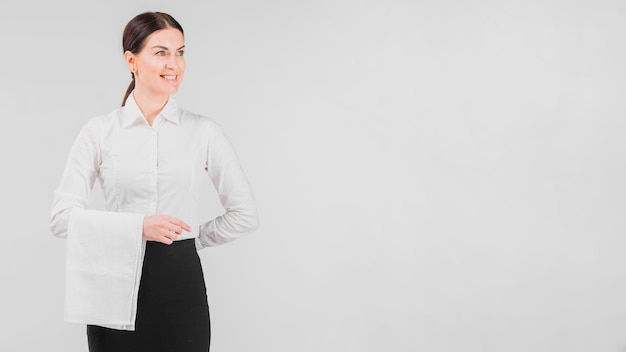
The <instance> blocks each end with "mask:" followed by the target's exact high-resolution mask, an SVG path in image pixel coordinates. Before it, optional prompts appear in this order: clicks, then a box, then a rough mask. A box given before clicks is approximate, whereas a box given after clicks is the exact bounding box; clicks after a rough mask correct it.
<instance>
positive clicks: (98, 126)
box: [81, 108, 122, 137]
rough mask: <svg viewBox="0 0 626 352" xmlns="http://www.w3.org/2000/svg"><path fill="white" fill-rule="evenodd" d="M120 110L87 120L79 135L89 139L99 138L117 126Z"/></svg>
mask: <svg viewBox="0 0 626 352" xmlns="http://www.w3.org/2000/svg"><path fill="white" fill-rule="evenodd" d="M121 111H122V109H121V108H116V109H115V110H113V111H111V112H110V113H108V114H105V115H97V116H93V117H91V118H89V119H88V120H87V121H86V122H85V124H84V125H83V127H82V129H81V134H83V135H89V136H91V137H99V136H101V135H102V134H103V133H106V131H107V130H110V129H111V128H112V127H114V126H116V125H119V122H120V116H121Z"/></svg>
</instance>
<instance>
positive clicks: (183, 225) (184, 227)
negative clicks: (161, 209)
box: [172, 218, 191, 232]
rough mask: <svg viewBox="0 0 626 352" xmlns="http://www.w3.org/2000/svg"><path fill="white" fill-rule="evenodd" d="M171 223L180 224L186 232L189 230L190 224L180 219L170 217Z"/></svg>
mask: <svg viewBox="0 0 626 352" xmlns="http://www.w3.org/2000/svg"><path fill="white" fill-rule="evenodd" d="M172 224H174V225H177V226H180V228H181V229H183V230H185V231H187V232H190V231H191V226H189V225H187V223H185V222H184V221H182V220H180V219H176V218H172Z"/></svg>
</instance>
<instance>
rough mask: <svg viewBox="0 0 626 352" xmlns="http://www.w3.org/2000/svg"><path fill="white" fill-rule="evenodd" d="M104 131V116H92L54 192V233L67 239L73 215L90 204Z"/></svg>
mask: <svg viewBox="0 0 626 352" xmlns="http://www.w3.org/2000/svg"><path fill="white" fill-rule="evenodd" d="M101 133H102V123H101V121H100V118H95V119H91V120H89V122H88V123H87V124H86V125H85V126H84V127H83V128H82V129H81V131H80V133H79V134H78V137H77V138H76V140H75V141H74V144H73V145H72V148H71V150H70V154H69V156H68V158H67V162H66V164H65V169H64V170H63V175H62V177H61V182H60V183H59V186H58V187H57V189H56V190H55V191H54V195H53V205H52V211H51V214H50V230H51V232H52V234H53V235H54V236H57V237H61V238H66V237H67V232H68V227H69V219H70V215H71V214H72V212H73V211H74V210H76V209H80V210H82V209H85V208H86V206H87V202H88V201H89V194H90V193H91V189H92V188H93V185H94V182H95V180H96V177H97V175H98V170H99V165H100V161H101V155H100V148H99V141H100V135H101Z"/></svg>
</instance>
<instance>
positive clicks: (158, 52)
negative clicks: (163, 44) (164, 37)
mask: <svg viewBox="0 0 626 352" xmlns="http://www.w3.org/2000/svg"><path fill="white" fill-rule="evenodd" d="M154 55H156V56H165V51H163V50H160V51H157V52H156V53H155V54H154Z"/></svg>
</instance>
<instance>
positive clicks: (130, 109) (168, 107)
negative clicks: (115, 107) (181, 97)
mask: <svg viewBox="0 0 626 352" xmlns="http://www.w3.org/2000/svg"><path fill="white" fill-rule="evenodd" d="M122 114H123V115H122V127H128V126H130V125H132V124H134V123H137V121H142V122H145V118H144V116H143V114H142V113H141V110H140V109H139V106H137V102H136V101H135V97H134V96H133V93H131V94H130V95H129V96H128V99H127V100H126V104H125V105H124V107H122ZM159 116H162V117H163V118H164V119H166V120H168V121H170V122H172V123H173V124H175V125H176V126H178V125H179V123H180V112H179V111H178V104H176V101H175V100H174V98H172V97H171V96H170V98H169V99H168V100H167V104H165V106H164V107H163V110H161V112H160V113H159ZM159 116H157V118H158V117H159ZM155 121H156V119H155Z"/></svg>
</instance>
